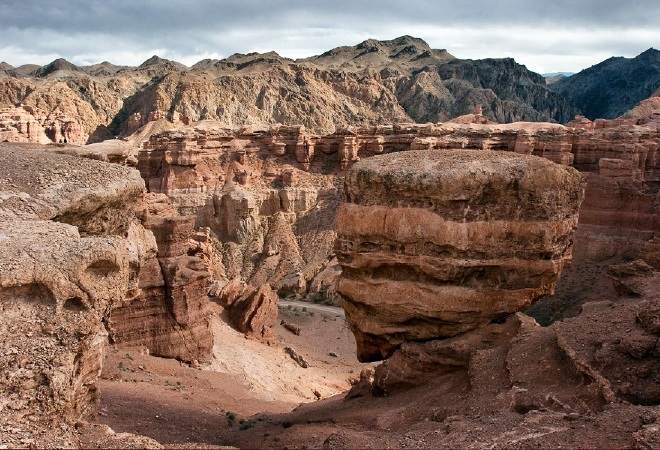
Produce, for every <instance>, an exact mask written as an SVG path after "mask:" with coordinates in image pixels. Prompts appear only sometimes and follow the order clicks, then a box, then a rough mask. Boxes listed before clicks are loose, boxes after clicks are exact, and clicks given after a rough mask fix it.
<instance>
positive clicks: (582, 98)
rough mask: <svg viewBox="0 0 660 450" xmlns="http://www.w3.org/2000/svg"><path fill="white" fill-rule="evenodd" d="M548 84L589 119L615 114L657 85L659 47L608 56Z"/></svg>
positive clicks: (659, 69)
mask: <svg viewBox="0 0 660 450" xmlns="http://www.w3.org/2000/svg"><path fill="white" fill-rule="evenodd" d="M549 87H550V89H552V90H553V91H555V92H557V93H559V94H561V95H562V96H563V97H565V98H566V99H567V100H568V101H569V102H570V103H571V105H573V106H574V107H575V108H576V109H578V110H579V111H581V112H582V113H583V114H584V115H585V116H587V117H588V118H590V119H595V118H608V119H610V118H614V117H618V116H620V115H622V114H624V113H625V112H626V111H628V110H629V109H631V108H632V107H633V106H635V105H636V104H637V103H639V102H640V101H641V100H644V99H645V98H648V97H650V96H651V95H652V94H653V93H654V92H655V91H657V90H658V89H660V51H658V50H656V49H654V48H650V49H648V50H646V51H645V52H643V53H641V54H639V55H638V56H636V57H634V58H623V57H612V58H609V59H606V60H605V61H603V62H601V63H599V64H596V65H595V66H592V67H589V68H588V69H585V70H583V71H581V72H579V73H577V74H575V75H572V76H570V77H565V78H562V79H559V80H557V81H556V82H555V83H551V84H549Z"/></svg>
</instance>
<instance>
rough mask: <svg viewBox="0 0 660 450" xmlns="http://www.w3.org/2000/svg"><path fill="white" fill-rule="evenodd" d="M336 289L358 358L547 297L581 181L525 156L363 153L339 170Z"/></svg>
mask: <svg viewBox="0 0 660 450" xmlns="http://www.w3.org/2000/svg"><path fill="white" fill-rule="evenodd" d="M344 192H345V203H343V204H342V205H341V207H340V209H339V211H338V214H337V233H338V239H337V245H336V253H337V256H338V259H339V263H340V265H341V267H342V274H341V277H340V279H339V282H338V286H337V290H338V292H339V293H340V294H341V295H342V296H343V298H344V302H343V306H344V309H345V310H346V314H347V319H348V320H349V322H350V323H351V326H352V329H353V331H354V334H355V336H356V341H357V345H358V356H359V358H360V360H362V361H370V360H376V359H382V358H386V357H388V356H389V355H390V354H391V353H392V351H394V350H395V349H396V348H397V347H398V346H399V345H400V344H401V343H403V342H405V341H411V340H412V341H422V340H428V339H433V338H439V337H450V336H455V335H458V334H461V333H465V332H466V331H469V330H472V329H475V328H477V327H480V326H483V325H485V324H487V323H488V322H490V321H492V320H500V319H502V318H503V317H506V316H507V315H510V314H512V313H514V312H516V311H519V310H521V309H522V308H524V307H525V306H528V305H529V304H531V303H532V302H533V301H534V300H535V299H537V298H539V297H541V296H543V295H547V294H551V293H552V292H553V289H554V285H555V282H556V281H557V278H558V276H559V273H560V272H561V269H562V266H563V265H564V264H565V263H566V262H567V261H568V260H569V259H570V257H571V250H572V246H573V232H574V230H575V228H576V226H577V219H578V209H579V207H580V203H581V201H582V198H583V192H584V182H583V179H582V177H581V175H580V174H579V173H578V172H577V171H576V170H574V169H571V168H567V167H565V166H561V165H557V164H554V163H552V162H550V161H548V160H545V159H542V158H537V157H533V156H524V155H515V154H511V153H501V152H483V151H482V152H474V151H461V150H447V151H410V152H402V153H395V154H391V155H383V156H377V157H374V158H369V159H366V160H363V161H360V162H359V163H357V164H355V165H354V166H353V168H352V169H351V170H350V171H349V173H348V174H347V176H346V178H345V187H344Z"/></svg>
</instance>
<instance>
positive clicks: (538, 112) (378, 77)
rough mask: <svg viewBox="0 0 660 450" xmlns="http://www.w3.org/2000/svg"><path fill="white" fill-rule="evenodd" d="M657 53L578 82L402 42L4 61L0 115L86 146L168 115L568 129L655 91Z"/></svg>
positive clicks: (592, 71) (589, 73) (615, 61)
mask: <svg viewBox="0 0 660 450" xmlns="http://www.w3.org/2000/svg"><path fill="white" fill-rule="evenodd" d="M659 53H660V52H658V51H657V50H654V49H649V50H647V51H646V52H644V53H642V54H641V55H639V56H637V57H636V58H631V59H626V58H610V59H608V60H607V61H604V62H602V63H600V64H598V65H596V66H594V67H591V68H589V69H587V70H584V71H582V72H580V73H577V74H571V73H567V72H557V73H550V74H545V75H539V74H537V73H534V72H532V71H530V70H528V69H527V68H526V67H525V66H523V65H521V64H518V63H516V62H515V61H514V60H513V59H511V58H503V59H481V60H469V59H459V58H456V57H455V56H453V55H451V54H450V53H449V52H447V51H446V50H444V49H432V48H431V47H430V46H429V45H428V44H427V43H426V42H424V41H423V40H422V39H419V38H415V37H412V36H401V37H399V38H396V39H392V40H384V41H379V40H374V39H369V40H366V41H364V42H361V43H359V44H357V45H354V46H343V47H337V48H334V49H331V50H329V51H327V52H325V53H322V54H320V55H317V56H312V57H309V58H303V59H297V60H292V59H289V58H285V57H282V56H280V55H278V54H277V53H276V52H267V53H248V54H241V53H237V54H234V55H231V56H229V57H228V58H224V59H205V60H202V61H199V62H198V63H196V64H194V65H193V66H192V67H186V66H185V65H183V64H181V63H178V62H176V61H171V60H168V59H164V58H160V57H158V56H153V57H151V58H149V59H148V60H146V61H145V62H143V63H142V64H140V65H139V66H137V67H130V66H117V65H114V64H111V63H109V62H107V61H104V62H102V63H99V64H94V65H89V66H76V65H74V64H72V63H70V62H69V61H66V60H64V59H57V60H55V61H53V62H51V63H49V64H46V65H44V66H38V65H29V64H28V65H23V66H19V67H13V66H12V65H10V64H8V63H0V106H10V105H16V104H20V103H23V104H27V105H32V106H36V107H38V108H40V109H42V110H45V111H46V112H47V113H57V114H64V115H67V116H69V117H71V118H72V119H73V120H75V121H77V122H78V123H79V124H80V126H81V127H82V128H83V129H84V130H85V131H86V132H87V133H89V135H90V136H91V138H90V140H91V141H94V140H99V139H103V138H108V137H111V136H112V135H113V134H120V133H124V132H127V131H130V130H129V128H131V127H135V126H136V124H137V125H140V124H144V122H145V121H146V120H147V117H162V116H164V117H168V118H172V117H174V116H175V115H178V116H185V117H186V118H188V119H190V120H192V121H197V120H204V119H211V120H216V121H218V122H219V123H220V124H221V125H223V126H232V127H233V126H245V125H254V126H266V125H269V124H274V123H282V124H302V125H305V126H306V127H308V128H310V129H312V130H314V131H318V132H330V131H333V130H334V129H336V128H338V127H346V126H351V125H369V124H379V123H391V122H420V123H423V122H438V121H446V120H448V119H451V118H454V117H457V116H460V115H464V114H469V113H472V112H473V110H474V109H475V107H476V106H481V108H482V110H483V113H484V115H485V116H487V117H488V118H490V119H492V120H495V121H497V122H512V121H556V122H566V121H568V120H570V119H571V118H572V117H573V116H574V115H575V114H577V113H580V112H582V113H584V114H586V115H587V116H588V117H590V118H596V117H615V116H617V115H620V114H622V113H623V112H625V111H627V110H628V109H630V108H631V107H632V106H634V105H635V104H636V103H637V102H639V101H640V100H642V99H644V98H646V97H648V96H649V95H651V94H652V93H653V92H654V91H656V90H658V89H660V84H659V80H660V65H659V64H658V60H659V57H658V54H659ZM569 75H570V76H569ZM153 112H159V114H157V115H152V113H153ZM129 118H130V120H129ZM131 129H132V128H131Z"/></svg>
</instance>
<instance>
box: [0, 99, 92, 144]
mask: <svg viewBox="0 0 660 450" xmlns="http://www.w3.org/2000/svg"><path fill="white" fill-rule="evenodd" d="M86 141H87V135H86V134H85V133H84V132H83V131H82V129H81V128H80V126H79V125H78V123H77V121H76V120H75V119H73V118H71V117H70V116H66V115H64V114H57V113H52V114H47V113H46V112H44V111H42V110H40V109H38V108H35V107H32V106H26V105H21V106H18V107H14V106H11V107H5V108H1V109H0V142H26V143H32V144H51V143H56V144H66V143H71V144H84V143H85V142H86Z"/></svg>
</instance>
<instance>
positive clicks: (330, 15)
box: [0, 0, 660, 73]
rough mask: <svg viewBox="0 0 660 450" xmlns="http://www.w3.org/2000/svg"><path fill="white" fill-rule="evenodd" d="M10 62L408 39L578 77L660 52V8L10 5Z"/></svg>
mask: <svg viewBox="0 0 660 450" xmlns="http://www.w3.org/2000/svg"><path fill="white" fill-rule="evenodd" d="M0 30H1V31H0V61H3V60H4V61H6V62H8V63H10V64H13V65H20V64H26V63H36V64H45V63H48V62H50V61H52V60H53V59H55V58H58V57H64V58H66V59H68V60H70V61H71V62H73V63H75V64H92V63H96V62H101V61H103V60H108V61H110V62H113V63H115V64H130V65H136V64H139V63H141V62H142V61H144V60H145V59H147V58H148V57H150V56H151V55H153V54H158V55H160V56H162V57H165V58H170V59H175V60H177V61H180V62H183V63H184V64H188V65H190V64H193V63H195V62H197V61H198V60H200V59H203V58H222V57H225V56H228V55H230V54H232V53H235V52H241V53H247V52H251V51H258V52H263V51H269V50H275V51H277V52H278V53H280V54H281V55H284V56H288V57H291V58H297V57H304V56H310V55H313V54H319V53H322V52H324V51H326V50H328V49H330V48H333V47H337V46H339V45H354V44H357V43H359V42H361V41H363V40H365V39H367V38H376V39H392V38H394V37H397V36H400V35H403V34H409V35H412V36H416V37H421V38H422V39H424V40H426V41H427V42H428V43H429V44H430V45H431V47H433V48H446V49H447V50H448V51H449V52H450V53H452V54H453V55H454V56H456V57H459V58H473V59H477V58H488V57H507V56H510V57H513V58H515V59H516V61H518V62H519V63H522V64H525V65H526V66H527V67H528V68H530V69H532V70H535V71H537V72H541V73H544V72H555V71H578V70H580V69H583V68H586V67H589V66H591V65H593V64H595V63H597V62H600V61H602V60H603V59H606V58H608V57H610V56H628V57H631V56H635V55H637V54H639V53H640V52H642V51H644V50H646V49H647V48H649V47H655V48H660V0H637V1H636V0H572V1H568V0H467V1H450V0H396V1H395V0H380V1H373V2H366V1H358V0H323V1H315V0H286V1H285V0H270V1H254V0H238V1H234V0H142V1H141V0H112V1H111V0H49V1H38V0H0Z"/></svg>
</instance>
